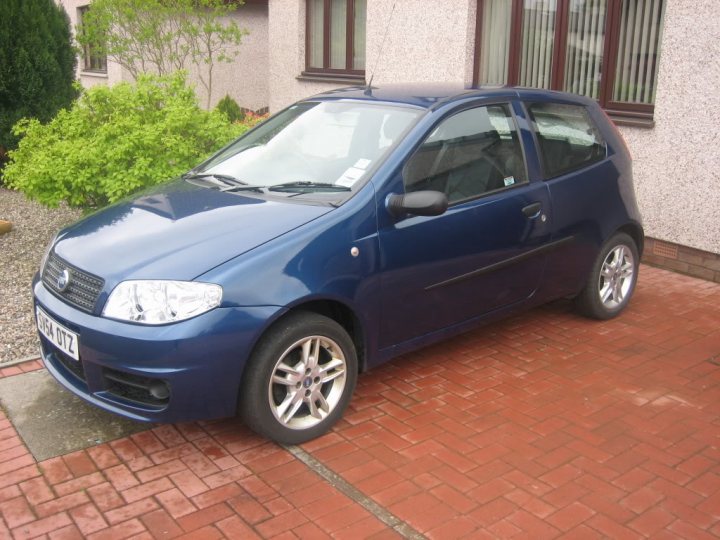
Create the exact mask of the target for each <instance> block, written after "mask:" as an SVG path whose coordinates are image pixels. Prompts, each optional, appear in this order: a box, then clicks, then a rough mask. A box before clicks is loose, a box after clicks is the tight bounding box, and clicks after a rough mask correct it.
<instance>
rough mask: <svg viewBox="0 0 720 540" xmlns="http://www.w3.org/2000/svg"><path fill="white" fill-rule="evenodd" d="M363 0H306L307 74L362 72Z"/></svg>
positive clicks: (342, 75)
mask: <svg viewBox="0 0 720 540" xmlns="http://www.w3.org/2000/svg"><path fill="white" fill-rule="evenodd" d="M366 5H367V0H307V27H306V28H307V59H306V70H305V72H306V73H308V74H317V73H319V74H324V75H330V76H333V75H337V76H341V77H348V76H350V77H358V78H362V77H364V76H365V15H366Z"/></svg>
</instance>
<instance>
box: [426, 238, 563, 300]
mask: <svg viewBox="0 0 720 540" xmlns="http://www.w3.org/2000/svg"><path fill="white" fill-rule="evenodd" d="M574 240H575V237H574V236H566V237H565V238H560V239H559V240H554V241H552V242H549V243H547V244H545V245H542V246H540V247H536V248H533V249H529V250H528V251H525V252H524V253H521V254H520V255H515V256H514V257H509V258H507V259H505V260H503V261H499V262H496V263H493V264H488V265H487V266H483V267H482V268H478V269H477V270H473V271H472V272H468V273H466V274H462V275H459V276H455V277H453V278H450V279H446V280H445V281H440V282H438V283H434V284H433V285H428V286H427V287H425V290H426V291H431V290H433V289H438V288H440V287H446V286H448V285H453V284H454V283H459V282H460V281H465V280H466V279H472V278H474V277H478V276H481V275H483V274H489V273H491V272H497V271H498V270H502V269H503V268H507V267H508V266H512V265H513V264H517V263H519V262H521V261H524V260H526V259H529V258H530V257H536V256H538V255H542V254H544V253H549V252H550V251H554V250H556V249H558V248H559V247H561V246H564V245H565V244H568V243H570V242H572V241H574Z"/></svg>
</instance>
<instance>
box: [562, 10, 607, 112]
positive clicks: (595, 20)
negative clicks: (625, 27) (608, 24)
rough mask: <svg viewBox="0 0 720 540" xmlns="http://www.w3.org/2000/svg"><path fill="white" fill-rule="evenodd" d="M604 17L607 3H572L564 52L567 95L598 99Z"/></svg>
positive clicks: (603, 44)
mask: <svg viewBox="0 0 720 540" xmlns="http://www.w3.org/2000/svg"><path fill="white" fill-rule="evenodd" d="M606 13H607V1H606V0H585V2H583V3H580V2H578V3H571V7H570V12H569V14H568V34H567V48H566V52H565V78H564V81H565V86H564V90H565V91H566V92H573V93H575V94H581V95H583V96H588V97H591V98H594V99H598V98H599V97H600V78H601V76H602V71H601V70H602V60H603V48H604V46H605V15H606Z"/></svg>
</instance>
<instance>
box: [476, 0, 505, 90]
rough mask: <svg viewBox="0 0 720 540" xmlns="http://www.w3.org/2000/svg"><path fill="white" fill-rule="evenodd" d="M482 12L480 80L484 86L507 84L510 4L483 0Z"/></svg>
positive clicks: (494, 0) (503, 0) (500, 0)
mask: <svg viewBox="0 0 720 540" xmlns="http://www.w3.org/2000/svg"><path fill="white" fill-rule="evenodd" d="M484 10H485V11H484V13H483V19H482V36H481V38H482V45H481V46H480V55H481V56H480V80H481V81H482V82H483V83H486V84H507V82H508V59H509V58H510V24H511V17H512V2H510V1H508V0H485V2H484Z"/></svg>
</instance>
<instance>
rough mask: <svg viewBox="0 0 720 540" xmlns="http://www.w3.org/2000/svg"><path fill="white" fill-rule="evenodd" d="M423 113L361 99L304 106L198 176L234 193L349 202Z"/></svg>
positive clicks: (211, 162)
mask: <svg viewBox="0 0 720 540" xmlns="http://www.w3.org/2000/svg"><path fill="white" fill-rule="evenodd" d="M421 114H422V111H420V110H417V109H412V108H405V107H400V106H391V105H377V104H372V103H363V102H351V101H343V102H302V103H297V104H295V105H293V106H291V107H289V108H288V109H285V110H284V111H282V112H280V113H278V114H277V115H275V116H273V117H272V118H270V119H269V120H268V121H267V122H265V123H264V124H262V125H260V126H258V127H257V128H256V129H254V130H253V131H252V132H250V133H248V134H247V135H246V136H244V137H242V138H240V139H238V140H237V141H236V142H235V143H233V144H231V145H230V146H228V147H227V148H226V149H224V150H223V151H222V152H220V153H219V154H217V155H216V156H214V157H213V158H211V159H210V160H209V161H207V162H206V163H204V164H203V165H202V166H201V167H200V168H198V169H196V170H194V171H192V173H193V174H191V176H189V178H193V179H203V180H206V179H207V180H212V181H213V182H212V183H213V184H214V185H215V186H216V187H217V188H218V189H222V190H223V191H229V192H240V191H242V192H249V193H253V192H261V193H262V192H266V193H267V192H272V193H273V194H278V195H282V194H284V195H286V196H293V197H294V196H297V195H311V196H319V197H322V198H323V199H327V197H328V196H334V197H335V198H338V196H341V197H346V196H347V195H348V192H350V191H352V190H353V189H355V188H357V187H359V186H360V185H362V184H363V183H364V181H365V180H367V177H368V176H369V173H370V171H371V169H373V168H374V167H375V166H376V165H377V164H379V163H380V162H381V160H382V159H383V158H384V157H385V155H386V154H387V153H388V151H389V150H390V149H391V148H392V147H393V146H394V145H395V144H396V143H397V142H398V141H399V140H400V139H401V138H402V137H403V135H404V134H405V133H406V132H407V131H408V130H409V129H410V127H411V126H412V124H413V123H414V121H415V120H416V119H417V118H418V117H419V116H420V115H421Z"/></svg>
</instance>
